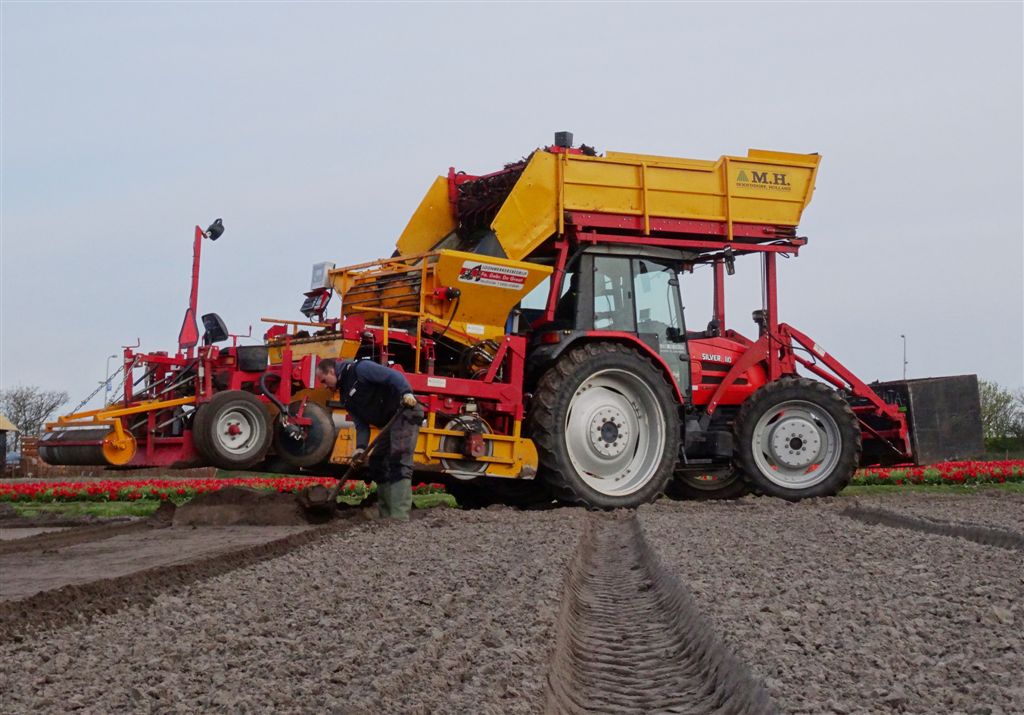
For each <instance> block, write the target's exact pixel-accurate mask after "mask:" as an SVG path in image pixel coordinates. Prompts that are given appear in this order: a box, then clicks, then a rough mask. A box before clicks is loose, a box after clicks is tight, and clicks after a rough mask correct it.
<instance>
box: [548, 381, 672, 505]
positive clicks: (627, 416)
mask: <svg viewBox="0 0 1024 715" xmlns="http://www.w3.org/2000/svg"><path fill="white" fill-rule="evenodd" d="M663 410H664V406H663V405H662V404H661V403H660V401H659V400H658V397H657V395H656V394H655V392H654V390H653V389H652V388H651V386H650V385H648V384H647V382H645V381H644V380H643V379H641V378H640V377H638V376H637V375H635V374H633V373H631V372H627V371H625V370H617V369H611V370H602V371H600V372H597V373H595V374H593V375H591V376H590V377H588V378H587V379H586V380H584V381H583V383H582V384H580V386H579V387H578V388H576V392H575V394H573V396H572V399H571V400H570V401H569V409H568V412H567V414H566V417H565V433H564V434H563V436H562V438H563V439H565V445H566V451H567V452H568V453H569V459H570V461H571V462H572V466H573V468H575V470H576V472H577V474H579V475H580V478H581V479H583V482H584V483H585V484H586V485H587V486H588V487H590V488H591V489H593V490H594V491H597V492H599V493H601V494H604V495H606V496H626V495H628V494H632V493H633V492H636V491H638V490H639V489H641V488H642V487H643V486H644V485H645V484H647V483H648V482H650V481H651V479H652V478H654V475H655V474H657V472H658V469H659V467H660V466H661V460H662V455H663V453H664V450H665V440H666V439H667V435H666V434H665V430H666V420H665V415H664V413H663Z"/></svg>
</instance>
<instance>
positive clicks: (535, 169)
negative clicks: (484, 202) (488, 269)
mask: <svg viewBox="0 0 1024 715" xmlns="http://www.w3.org/2000/svg"><path fill="white" fill-rule="evenodd" d="M557 162H558V157H557V156H556V155H555V154H549V153H548V152H546V151H537V152H534V154H533V157H532V158H531V159H530V163H528V164H527V165H526V168H525V169H524V170H523V173H522V174H521V175H520V176H519V180H518V181H517V182H516V185H515V186H514V187H513V188H512V192H511V193H510V194H509V195H508V198H507V199H505V203H504V204H503V205H502V207H501V210H499V211H498V214H497V216H495V217H494V221H492V222H491V230H493V231H494V233H495V234H496V235H497V237H498V242H499V243H500V244H501V247H502V248H503V249H504V251H505V255H506V256H508V257H509V258H510V259H512V260H513V261H518V260H521V259H523V258H525V257H526V256H528V255H530V253H531V252H533V250H534V249H535V248H537V246H539V245H540V244H542V243H543V242H544V241H546V240H547V239H548V238H550V237H551V236H552V235H554V233H555V231H556V230H557V225H558V218H559V214H560V212H559V210H558V177H557Z"/></svg>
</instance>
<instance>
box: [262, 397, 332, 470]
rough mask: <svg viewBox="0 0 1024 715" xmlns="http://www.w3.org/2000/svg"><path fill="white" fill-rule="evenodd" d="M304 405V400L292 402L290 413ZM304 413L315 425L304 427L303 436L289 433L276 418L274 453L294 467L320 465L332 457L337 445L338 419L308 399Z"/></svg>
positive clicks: (289, 407) (295, 411) (294, 412)
mask: <svg viewBox="0 0 1024 715" xmlns="http://www.w3.org/2000/svg"><path fill="white" fill-rule="evenodd" d="M301 405H302V402H301V401H298V402H293V403H292V404H290V405H288V412H289V414H292V415H294V414H296V413H297V412H298V411H299V407H300V406H301ZM303 415H304V416H306V417H308V418H309V419H310V420H311V421H312V422H313V424H311V425H309V426H308V427H303V428H302V432H303V438H302V439H294V438H292V437H291V436H289V435H288V433H287V432H286V431H285V429H284V428H283V427H282V426H281V425H280V423H279V422H278V421H276V420H275V424H274V452H275V453H276V454H277V456H278V458H280V459H281V460H282V461H284V462H286V463H287V464H290V465H292V466H294V467H312V466H314V465H317V464H320V463H321V462H323V461H324V460H325V459H327V458H328V457H329V456H331V450H332V449H333V448H334V439H335V436H336V435H335V430H334V421H333V420H332V419H331V413H330V412H328V411H327V408H326V407H323V406H321V405H318V404H317V403H315V402H307V403H306V409H305V410H304V411H303Z"/></svg>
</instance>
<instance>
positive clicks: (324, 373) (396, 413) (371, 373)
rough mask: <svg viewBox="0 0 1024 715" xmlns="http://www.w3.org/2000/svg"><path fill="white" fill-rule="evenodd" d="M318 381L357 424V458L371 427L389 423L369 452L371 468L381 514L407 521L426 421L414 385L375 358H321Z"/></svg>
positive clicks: (359, 460) (365, 444) (368, 436)
mask: <svg viewBox="0 0 1024 715" xmlns="http://www.w3.org/2000/svg"><path fill="white" fill-rule="evenodd" d="M316 370H317V379H318V380H319V382H320V384H321V385H323V386H324V387H326V388H328V389H331V390H337V391H338V395H339V398H340V400H341V404H342V407H344V408H345V410H346V411H347V412H348V414H349V416H350V417H351V418H352V421H353V422H354V423H355V426H356V450H355V452H353V453H352V461H353V463H355V464H359V463H360V462H361V461H362V460H363V455H364V454H365V452H366V447H367V444H368V443H369V441H370V427H371V426H373V427H377V428H378V429H379V428H383V427H384V426H386V425H387V424H388V423H389V422H390V425H391V426H390V427H389V428H388V429H387V430H386V431H384V432H381V433H379V434H378V436H377V443H375V445H374V448H373V451H372V452H371V453H370V459H369V468H370V474H371V476H372V478H373V480H374V481H376V482H377V498H378V508H379V509H380V515H381V517H383V518H387V519H408V518H409V510H410V509H411V508H412V465H413V461H412V460H413V452H414V451H415V449H416V438H417V436H418V435H419V432H420V424H422V422H423V408H422V407H421V406H420V403H419V402H417V401H416V397H415V396H414V395H413V394H412V387H410V386H409V381H408V380H406V379H405V376H404V375H402V373H400V372H398V371H397V370H392V369H391V368H387V367H384V366H382V365H378V364H377V363H375V362H372V361H370V360H334V359H326V360H321V361H320V364H319V365H318V366H317V369H316Z"/></svg>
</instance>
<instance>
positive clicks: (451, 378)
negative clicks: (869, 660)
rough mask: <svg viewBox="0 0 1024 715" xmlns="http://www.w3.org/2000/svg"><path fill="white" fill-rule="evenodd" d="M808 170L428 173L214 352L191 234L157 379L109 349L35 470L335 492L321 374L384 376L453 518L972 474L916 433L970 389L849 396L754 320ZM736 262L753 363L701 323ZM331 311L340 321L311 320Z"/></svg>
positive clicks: (791, 334)
mask: <svg viewBox="0 0 1024 715" xmlns="http://www.w3.org/2000/svg"><path fill="white" fill-rule="evenodd" d="M819 159H820V157H819V156H817V155H813V154H812V155H803V154H788V153H782V152H768V151H756V150H751V151H750V152H749V153H748V155H747V156H746V157H722V158H721V159H719V160H717V161H715V162H710V161H697V160H690V159H677V158H672V157H657V156H650V155H639V154H624V153H614V152H608V153H607V154H605V155H604V156H597V155H596V154H595V153H594V152H593V150H592V149H590V148H589V147H586V146H581V147H573V146H572V141H571V135H566V134H564V133H562V134H560V135H559V136H558V137H556V142H555V144H554V145H553V146H550V147H546V148H544V149H541V150H537V151H536V152H534V153H533V154H531V155H530V156H529V157H528V158H526V159H524V160H522V161H519V162H515V163H512V164H509V165H507V166H506V167H504V168H503V169H502V170H500V171H498V172H494V173H492V174H486V175H469V174H465V173H462V172H456V171H455V170H454V169H453V170H450V171H449V173H448V175H447V176H441V177H438V178H437V179H436V180H435V182H434V183H433V185H432V186H431V188H430V190H429V191H428V192H427V195H426V196H425V197H424V199H423V201H422V202H421V204H420V206H419V208H418V209H417V211H416V212H415V214H414V215H413V217H412V219H411V220H410V222H409V224H408V226H407V227H406V229H405V231H404V232H403V234H402V236H401V237H400V238H399V239H398V242H397V245H396V250H395V253H394V255H393V256H392V257H390V258H387V259H382V260H379V261H373V262H369V263H362V264H358V265H353V266H347V267H344V268H338V269H334V268H333V267H331V266H330V265H326V266H325V265H324V264H319V265H318V266H317V268H316V270H315V271H314V281H313V286H312V287H311V290H310V291H309V292H308V293H306V301H305V303H304V304H303V309H302V312H303V313H304V315H305V316H306V318H307V320H305V321H291V320H277V319H269V318H265V319H264V320H265V321H268V322H270V323H271V324H272V327H271V328H270V329H269V330H268V331H267V332H266V334H265V336H264V341H263V344H261V345H254V346H238V345H233V346H232V347H230V348H223V349H222V348H218V347H217V343H218V342H223V341H225V340H227V339H228V337H229V335H228V333H227V330H226V329H225V328H224V327H223V323H222V322H221V321H220V319H219V318H217V316H215V315H212V314H211V315H207V316H203V323H204V327H205V328H206V330H205V334H204V340H203V344H202V345H199V341H198V333H197V331H195V329H194V328H192V329H191V331H190V329H189V325H190V324H191V325H194V324H195V319H194V317H191V318H190V317H189V316H194V315H195V295H196V291H197V285H198V257H199V246H200V245H201V241H202V238H203V237H204V236H209V235H210V232H209V231H208V232H202V231H201V230H200V229H199V228H198V227H197V229H196V231H197V233H196V239H195V241H196V242H195V249H194V255H195V262H194V266H193V291H192V300H191V301H190V306H189V311H188V312H187V313H186V321H185V325H184V326H183V328H182V333H181V335H180V336H179V350H178V352H177V354H175V355H173V356H171V355H167V354H163V353H143V354H140V353H136V352H133V349H132V348H128V349H126V350H125V353H124V357H125V366H124V372H125V376H126V377H128V378H130V379H126V380H125V383H124V390H123V395H122V399H120V400H119V401H118V402H117V403H116V404H113V405H109V406H107V407H106V408H104V409H103V410H98V411H92V412H85V413H76V414H72V415H69V416H67V417H63V418H61V419H60V420H58V421H57V422H56V423H54V424H52V425H49V426H48V428H49V433H48V434H47V436H46V438H44V440H43V442H42V445H41V454H43V456H44V459H47V460H48V461H54V462H58V463H103V464H109V465H114V466H126V465H132V466H149V465H162V466H163V465H184V464H190V465H191V464H195V463H211V464H215V465H217V466H220V467H226V468H252V467H261V466H262V467H263V468H268V467H274V468H279V469H291V470H299V469H304V468H317V469H321V470H322V469H328V468H331V467H335V468H338V469H341V468H343V467H344V466H345V465H347V463H348V460H349V456H350V455H351V454H352V452H353V451H354V448H355V432H354V428H353V426H352V424H351V423H350V422H349V421H348V419H347V415H346V414H345V413H344V410H342V409H341V408H340V407H339V405H338V403H336V402H334V400H333V398H334V396H333V395H331V394H328V393H327V392H326V390H324V389H322V388H318V386H317V385H316V384H315V382H314V376H315V366H316V362H317V360H318V359H320V358H323V357H342V358H349V359H371V360H377V361H379V362H380V363H381V364H385V365H391V366H393V367H395V368H396V369H399V370H402V371H404V372H405V375H406V377H407V379H408V380H409V383H410V384H411V385H412V387H413V390H414V392H415V393H416V396H417V398H418V399H419V400H420V402H421V403H422V404H423V405H424V407H425V410H426V419H425V422H424V425H423V427H422V429H421V433H420V438H419V442H418V444H417V447H416V455H415V459H416V465H417V469H420V470H423V471H429V472H433V473H435V474H437V475H439V476H440V478H441V479H444V480H445V481H447V482H448V483H449V485H450V486H451V488H452V489H453V491H455V492H456V493H457V495H458V496H461V497H462V498H463V499H469V500H472V499H473V498H474V497H482V496H486V495H488V494H489V495H495V494H497V495H500V496H501V497H502V498H507V499H512V500H518V501H528V500H532V499H542V498H549V497H550V496H552V495H553V496H555V497H557V498H559V499H561V500H564V501H570V502H584V503H587V504H589V505H592V506H596V507H602V508H610V507H619V506H635V505H637V504H640V503H644V502H647V501H651V500H652V499H654V498H656V497H657V496H658V495H659V494H660V493H662V492H664V491H666V490H667V491H668V492H669V493H670V494H673V495H678V496H719V497H722V496H726V497H727V496H735V495H738V494H740V493H742V492H743V491H745V490H748V489H753V490H755V491H758V492H761V493H766V494H772V495H776V496H780V497H784V498H789V499H799V498H803V497H808V496H822V495H829V494H835V493H837V492H838V491H839V490H840V489H842V488H843V487H844V486H845V485H846V484H847V483H848V481H849V479H850V477H851V476H852V474H853V471H854V469H855V468H856V467H857V466H859V465H860V464H861V463H880V462H906V461H914V460H915V459H917V458H919V457H920V456H921V454H922V453H923V452H927V453H928V457H929V458H930V459H932V460H934V459H935V458H936V457H937V456H938V457H939V458H962V457H967V456H972V454H973V453H974V452H976V451H977V449H978V446H979V445H980V422H978V423H977V424H975V421H974V420H968V421H966V422H962V423H961V424H960V425H959V428H958V430H957V431H956V432H955V433H954V434H943V433H942V428H941V425H939V426H936V420H937V417H936V414H935V413H936V406H937V405H940V404H949V403H951V402H952V403H956V402H958V401H959V402H963V403H964V404H967V405H970V404H976V403H977V384H976V380H975V379H974V377H973V376H961V377H957V378H937V379H935V380H932V381H931V382H929V384H928V386H927V389H925V388H921V387H915V386H914V385H913V384H912V383H913V382H914V381H910V382H903V383H887V384H885V385H877V384H876V385H867V384H865V383H864V382H863V381H861V380H860V379H859V378H857V377H856V376H855V375H854V374H853V373H852V372H851V371H850V370H849V369H847V368H846V367H845V366H844V365H843V364H842V363H841V362H840V361H839V360H838V359H836V358H835V357H834V356H832V355H831V354H829V353H828V352H827V351H826V350H824V349H823V348H822V347H821V346H820V345H818V344H817V343H816V342H815V341H814V340H813V339H812V338H810V337H809V336H808V335H806V334H805V333H803V332H801V331H799V330H798V329H796V328H794V327H793V326H791V325H789V324H788V323H784V322H781V321H780V320H779V315H778V299H777V296H778V293H777V290H778V286H777V259H778V256H780V255H783V256H796V255H798V254H799V252H800V249H801V248H803V247H804V246H805V245H806V243H807V240H806V239H805V238H803V237H800V236H798V235H797V233H796V226H797V223H798V221H799V218H800V215H801V213H802V211H803V209H804V208H805V207H806V206H807V204H808V203H809V201H810V198H811V195H812V192H813V189H814V181H815V177H816V175H817V169H818V163H819ZM211 229H213V227H211ZM746 256H758V257H759V258H760V262H761V274H762V275H761V277H762V281H763V287H764V290H763V305H762V308H761V309H760V310H758V311H755V313H754V322H755V324H756V326H757V335H756V337H753V338H748V337H746V336H744V335H742V334H741V333H739V332H737V331H736V330H733V329H731V327H727V319H726V317H727V316H726V306H725V282H726V280H727V276H728V275H731V274H732V273H733V272H734V263H735V261H736V260H737V259H739V258H742V257H746ZM698 267H706V268H708V269H710V270H711V271H712V273H713V276H714V281H713V292H714V300H713V311H712V315H711V320H710V322H709V323H708V324H707V326H706V327H705V328H704V329H702V330H699V331H694V330H689V329H688V327H687V325H686V323H685V320H684V313H683V306H682V301H681V297H680V290H679V286H680V283H681V282H682V283H684V284H685V281H686V276H687V275H688V274H689V273H692V272H693V270H694V269H695V268H698ZM702 269H704V268H702ZM334 293H336V294H337V295H338V296H339V297H340V299H341V314H340V316H339V317H338V318H336V319H325V317H324V315H325V312H326V308H327V305H328V303H329V302H330V298H331V296H332V295H333V294H334ZM190 320H191V323H190ZM799 371H803V373H804V374H806V375H809V376H811V377H813V378H816V379H809V378H808V377H803V376H801V375H800V372H799ZM136 375H138V377H136ZM139 385H141V389H136V388H137V387H138V386H139ZM915 395H917V397H916V398H915ZM940 398H941V399H940ZM972 400H973V403H972ZM938 418H941V415H938ZM939 421H941V419H940V420H939ZM976 428H977V429H976ZM76 431H77V432H78V434H77V435H76ZM923 445H927V446H928V448H927V449H926V450H925V449H922V446H923ZM936 445H939V447H936ZM937 449H938V452H941V454H939V453H938V452H937V451H936V450H937Z"/></svg>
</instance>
